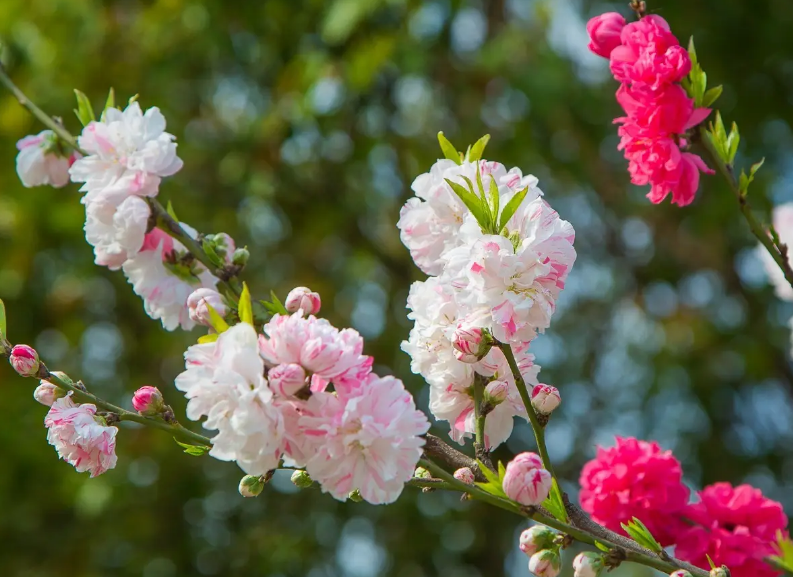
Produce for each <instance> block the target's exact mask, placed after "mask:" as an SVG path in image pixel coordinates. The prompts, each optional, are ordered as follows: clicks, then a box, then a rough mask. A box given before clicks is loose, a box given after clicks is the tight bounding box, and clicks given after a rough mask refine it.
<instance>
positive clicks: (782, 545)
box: [771, 531, 793, 572]
mask: <svg viewBox="0 0 793 577" xmlns="http://www.w3.org/2000/svg"><path fill="white" fill-rule="evenodd" d="M772 545H773V547H774V552H775V553H776V555H771V559H772V560H773V561H775V562H776V564H777V565H779V566H781V567H784V568H785V570H786V571H788V572H793V541H791V539H790V537H786V536H785V534H784V533H782V531H777V534H776V542H775V543H772Z"/></svg>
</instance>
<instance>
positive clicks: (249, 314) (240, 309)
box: [237, 283, 253, 325]
mask: <svg viewBox="0 0 793 577" xmlns="http://www.w3.org/2000/svg"><path fill="white" fill-rule="evenodd" d="M237 314H238V315H239V317H240V320H241V321H242V322H244V323H248V324H249V325H253V304H252V302H251V293H250V291H249V290H248V285H247V284H246V283H242V294H241V295H240V302H239V304H238V305H237Z"/></svg>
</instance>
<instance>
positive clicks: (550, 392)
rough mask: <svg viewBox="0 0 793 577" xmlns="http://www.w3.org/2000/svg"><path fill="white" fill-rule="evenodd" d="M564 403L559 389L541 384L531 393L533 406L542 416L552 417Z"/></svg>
mask: <svg viewBox="0 0 793 577" xmlns="http://www.w3.org/2000/svg"><path fill="white" fill-rule="evenodd" d="M561 402H562V397H561V395H560V394H559V389H557V388H556V387H552V386H550V385H543V384H539V385H537V386H535V387H534V389H533V390H532V391H531V405H532V406H533V407H534V409H535V410H536V411H537V412H538V413H540V414H542V415H550V414H551V413H553V412H554V411H555V410H556V407H558V406H559V405H560V404H561Z"/></svg>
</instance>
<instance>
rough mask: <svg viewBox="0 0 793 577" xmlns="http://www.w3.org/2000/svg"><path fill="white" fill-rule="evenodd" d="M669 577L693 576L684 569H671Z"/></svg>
mask: <svg viewBox="0 0 793 577" xmlns="http://www.w3.org/2000/svg"><path fill="white" fill-rule="evenodd" d="M669 577H693V575H691V573H689V572H688V571H686V570H685V569H678V570H677V571H672V572H671V573H670V574H669Z"/></svg>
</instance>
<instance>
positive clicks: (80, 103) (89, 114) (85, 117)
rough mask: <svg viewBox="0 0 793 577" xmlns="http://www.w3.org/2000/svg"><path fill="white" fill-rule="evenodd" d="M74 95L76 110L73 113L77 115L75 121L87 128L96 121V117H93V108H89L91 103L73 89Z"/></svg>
mask: <svg viewBox="0 0 793 577" xmlns="http://www.w3.org/2000/svg"><path fill="white" fill-rule="evenodd" d="M74 95H75V97H77V109H76V110H75V111H74V113H75V114H76V115H77V119H78V120H79V121H80V123H81V124H82V125H83V126H88V125H89V124H90V123H91V122H93V121H94V120H96V116H94V108H93V106H91V101H90V100H88V97H87V96H86V95H85V94H83V93H82V92H80V91H79V90H77V89H76V88H75V90H74Z"/></svg>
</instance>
